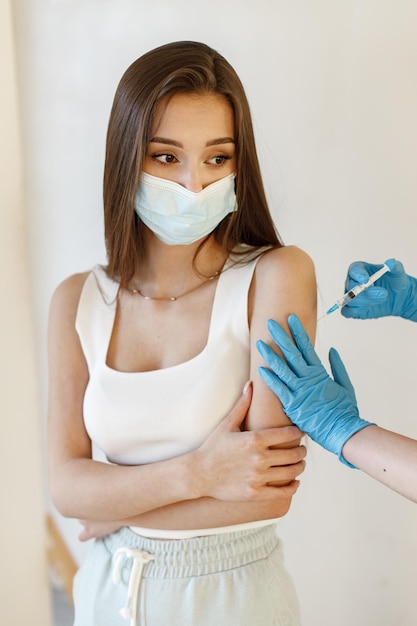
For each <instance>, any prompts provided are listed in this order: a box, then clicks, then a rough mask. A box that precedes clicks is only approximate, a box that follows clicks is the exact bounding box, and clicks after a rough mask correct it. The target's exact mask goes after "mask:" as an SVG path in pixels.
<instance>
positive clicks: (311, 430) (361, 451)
mask: <svg viewBox="0 0 417 626" xmlns="http://www.w3.org/2000/svg"><path fill="white" fill-rule="evenodd" d="M288 324H289V327H290V329H291V334H292V337H293V339H294V342H295V345H294V343H293V342H292V341H291V340H289V338H288V335H287V334H286V333H285V332H284V331H283V329H282V328H281V327H280V326H279V324H277V323H276V322H274V321H273V320H269V322H268V329H269V331H270V333H271V336H272V338H273V340H274V342H275V343H276V345H277V346H279V348H280V349H281V351H282V353H283V355H284V357H285V359H286V362H285V361H284V360H283V359H281V358H280V357H279V356H278V355H277V354H276V353H275V352H274V351H272V350H271V349H270V347H269V346H267V345H266V344H265V343H264V342H262V341H260V342H258V350H259V352H260V354H261V355H262V357H263V358H264V359H265V361H266V363H267V365H268V368H270V369H268V368H265V367H260V368H259V373H260V376H261V378H262V379H263V380H264V381H265V382H266V384H267V385H268V386H269V387H270V389H272V391H274V393H275V394H276V395H277V396H278V397H279V398H280V400H281V403H282V405H283V408H284V411H285V412H286V414H287V415H288V417H289V418H290V419H291V421H292V422H293V423H294V424H296V425H297V426H298V427H299V428H300V430H302V431H303V432H305V433H306V434H308V435H309V436H310V437H311V438H312V439H313V440H314V441H316V443H318V444H319V445H321V446H322V447H323V448H325V449H326V450H328V451H329V452H333V453H334V454H336V455H337V456H338V457H339V460H340V461H342V462H343V463H345V464H346V465H348V466H350V467H356V468H359V469H361V470H362V471H364V472H365V473H366V474H368V475H369V476H371V477H372V478H374V479H376V480H378V481H379V482H380V483H382V484H384V485H385V486H387V487H389V488H390V489H392V490H394V491H396V492H397V493H399V494H401V495H403V496H404V497H406V498H408V499H410V500H412V501H414V502H417V441H416V440H414V439H410V438H408V437H404V436H403V435H400V434H398V433H395V432H392V431H389V430H385V429H383V428H380V427H379V426H377V425H375V424H371V423H370V422H367V421H365V420H363V419H361V417H360V416H359V410H358V407H357V403H356V398H355V392H354V389H353V386H352V384H351V382H350V379H349V376H348V374H347V372H346V369H345V367H344V365H343V362H342V360H341V358H340V356H339V354H338V353H337V351H336V350H334V349H333V348H332V349H331V350H330V353H329V360H330V365H331V369H332V373H333V377H334V379H332V378H331V377H330V376H329V375H328V374H327V372H326V370H325V368H324V367H323V365H322V363H321V362H320V360H319V358H318V356H317V354H316V352H315V350H314V348H313V346H312V345H311V342H310V340H309V337H308V335H307V333H306V332H305V330H304V328H303V326H302V324H301V323H300V321H299V320H298V318H297V317H296V316H295V315H291V316H290V317H289V319H288Z"/></svg>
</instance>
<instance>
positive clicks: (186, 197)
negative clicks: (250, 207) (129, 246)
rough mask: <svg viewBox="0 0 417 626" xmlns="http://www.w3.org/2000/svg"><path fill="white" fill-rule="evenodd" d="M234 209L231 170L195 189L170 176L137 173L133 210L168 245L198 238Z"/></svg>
mask: <svg viewBox="0 0 417 626" xmlns="http://www.w3.org/2000/svg"><path fill="white" fill-rule="evenodd" d="M236 210H237V204H236V195H235V174H230V175H229V176H226V177H225V178H221V179H220V180H218V181H216V182H215V183H212V184H211V185H208V186H207V187H205V188H204V189H203V190H202V191H198V192H197V193H196V192H194V191H190V190H189V189H186V188H185V187H183V186H182V185H179V184H178V183H174V182H173V181H171V180H165V179H164V178H157V177H156V176H151V175H150V174H147V173H145V172H142V174H141V177H140V184H139V191H138V193H137V196H136V200H135V211H136V213H137V214H138V215H139V217H140V219H141V220H142V222H143V223H144V224H146V226H147V227H148V228H150V229H151V231H152V232H153V233H154V234H155V235H156V236H157V237H158V239H160V240H161V241H163V242H164V243H166V244H168V245H172V246H178V245H187V244H190V243H194V242H195V241H198V239H201V238H202V237H205V235H208V234H209V233H211V232H212V231H213V230H214V229H215V228H216V226H217V225H218V224H220V222H221V221H222V219H223V218H225V217H226V215H228V214H229V213H232V212H233V211H236Z"/></svg>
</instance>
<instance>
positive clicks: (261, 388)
mask: <svg viewBox="0 0 417 626" xmlns="http://www.w3.org/2000/svg"><path fill="white" fill-rule="evenodd" d="M291 313H295V314H296V315H297V316H298V317H299V319H300V320H301V322H302V324H303V326H304V328H305V329H306V331H307V332H308V334H309V336H310V339H311V341H312V342H313V343H314V339H315V332H316V321H317V288H316V279H315V271H314V265H313V262H312V260H311V258H310V257H309V256H308V255H307V254H306V253H305V252H303V251H302V250H300V249H299V248H297V247H295V246H288V247H287V246H285V247H283V248H278V249H273V250H270V251H268V252H266V253H265V254H264V255H263V256H262V257H261V258H260V259H259V261H258V263H257V267H256V270H255V274H254V278H253V281H252V285H251V289H250V294H249V322H250V341H251V350H250V353H251V357H250V377H251V380H252V382H253V399H252V404H251V407H250V410H249V413H248V418H247V427H248V428H249V429H250V430H257V429H260V428H271V427H274V426H283V425H285V424H288V423H290V421H289V419H288V417H287V416H286V415H285V413H284V412H283V410H282V408H281V404H280V402H279V400H278V399H277V397H276V396H275V394H274V393H273V392H272V391H271V390H270V389H269V388H268V387H267V385H265V383H264V382H263V381H262V380H261V378H260V377H259V374H258V372H257V369H258V366H259V365H263V364H264V363H263V360H262V358H261V356H260V355H259V353H258V351H257V349H256V341H257V340H258V339H263V341H265V342H266V343H267V344H268V345H270V346H271V347H272V348H273V349H274V350H275V351H277V352H279V351H278V349H277V347H276V346H275V344H274V343H273V342H272V339H271V337H270V335H269V333H268V329H267V327H266V322H267V320H268V319H270V318H273V319H275V320H276V321H277V322H279V323H280V324H281V325H282V326H283V327H284V328H285V329H286V330H287V331H288V332H289V330H288V324H287V319H288V316H289V315H290V314H291Z"/></svg>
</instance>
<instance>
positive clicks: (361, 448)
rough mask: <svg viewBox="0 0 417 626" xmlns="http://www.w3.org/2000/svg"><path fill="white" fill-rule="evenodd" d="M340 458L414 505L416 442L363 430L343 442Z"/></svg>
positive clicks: (378, 430)
mask: <svg viewBox="0 0 417 626" xmlns="http://www.w3.org/2000/svg"><path fill="white" fill-rule="evenodd" d="M342 454H343V457H344V458H345V459H346V460H347V461H349V462H350V463H352V464H353V465H355V466H356V467H358V468H359V469H361V470H362V471H363V472H365V473H366V474H368V475H369V476H371V477H372V478H375V479H376V480H378V481H379V482H380V483H382V484H383V485H386V486H387V487H389V488H390V489H393V490H394V491H396V492H397V493H399V494H401V495H402V496H405V497H406V498H409V499H410V500H413V501H414V502H417V441H416V440H415V439H410V438H408V437H404V436H403V435H399V434H398V433H394V432H392V431H390V430H385V429H383V428H380V427H379V426H375V425H372V426H367V427H366V428H363V429H362V430H360V431H359V432H357V433H355V434H354V435H353V436H352V437H350V439H348V440H347V442H346V443H345V445H344V446H343V450H342Z"/></svg>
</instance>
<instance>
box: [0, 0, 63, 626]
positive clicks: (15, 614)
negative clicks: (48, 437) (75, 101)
mask: <svg viewBox="0 0 417 626" xmlns="http://www.w3.org/2000/svg"><path fill="white" fill-rule="evenodd" d="M0 42H1V44H0V48H1V54H0V76H1V82H2V84H1V94H2V97H1V101H0V137H1V142H0V176H1V178H0V267H1V271H2V304H1V307H0V346H1V356H2V358H1V365H0V476H1V479H0V480H1V506H2V509H1V521H0V529H1V532H0V562H1V568H2V576H1V591H0V623H1V624H7V626H23V624H28V625H29V624H30V625H31V626H38V625H39V626H48V625H49V624H50V623H51V620H50V606H49V591H48V584H47V569H46V559H45V556H46V553H45V547H46V540H45V530H44V495H43V487H42V480H41V461H40V431H41V429H40V423H41V421H40V419H39V410H38V406H39V402H38V397H37V393H36V387H35V367H34V362H35V359H34V349H33V329H32V316H31V308H32V307H31V301H30V285H29V280H28V268H27V262H28V257H27V245H26V224H25V216H24V210H23V191H24V190H23V185H22V167H21V154H20V147H19V128H18V107H17V97H16V88H15V86H16V80H15V66H14V63H15V59H14V45H13V30H12V24H11V13H10V3H9V1H8V0H7V1H6V0H0Z"/></svg>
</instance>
